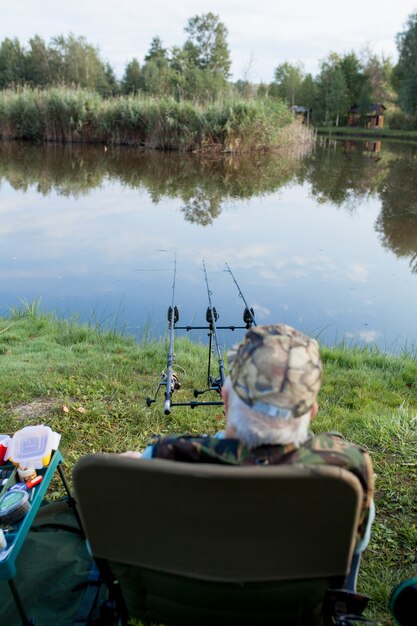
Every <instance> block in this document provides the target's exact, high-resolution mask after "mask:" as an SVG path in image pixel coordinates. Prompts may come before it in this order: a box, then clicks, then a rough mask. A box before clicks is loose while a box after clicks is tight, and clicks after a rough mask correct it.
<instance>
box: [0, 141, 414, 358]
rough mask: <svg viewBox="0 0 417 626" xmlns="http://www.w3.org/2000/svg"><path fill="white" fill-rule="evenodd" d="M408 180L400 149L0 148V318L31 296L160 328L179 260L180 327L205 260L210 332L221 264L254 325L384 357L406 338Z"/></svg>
mask: <svg viewBox="0 0 417 626" xmlns="http://www.w3.org/2000/svg"><path fill="white" fill-rule="evenodd" d="M415 180H417V148H416V147H415V146H413V145H409V144H388V143H383V144H379V143H375V144H374V143H371V142H351V141H348V142H345V141H343V142H341V141H322V140H319V141H318V142H317V145H316V146H315V149H314V150H313V151H312V152H311V153H308V154H303V150H302V146H300V147H298V149H297V150H296V151H295V153H294V152H293V153H288V152H287V153H282V154H278V155H277V154H274V155H256V156H252V157H251V158H249V159H248V158H245V159H244V158H236V157H233V158H230V157H224V158H221V159H211V158H202V157H200V156H197V155H178V154H172V153H168V154H166V153H164V154H161V153H157V152H152V153H150V152H142V151H140V150H136V149H129V148H115V149H109V150H107V151H104V150H103V149H102V148H97V147H93V146H90V147H89V146H62V145H49V146H32V145H30V144H24V143H17V142H9V143H8V142H4V143H1V142H0V201H1V204H0V215H1V220H0V250H1V253H0V277H1V280H2V282H1V285H2V287H1V289H0V314H4V313H5V312H7V307H8V306H14V305H16V300H17V298H18V297H24V298H26V299H27V300H31V299H34V298H37V297H39V296H42V298H43V300H42V302H43V303H44V304H45V305H46V306H47V308H50V309H53V310H58V311H59V312H61V313H63V314H64V315H65V314H67V313H74V312H81V313H82V314H83V317H88V313H89V312H90V313H91V311H92V310H94V312H95V314H97V316H98V317H101V318H103V317H106V316H107V312H108V311H109V312H111V313H113V314H114V313H115V312H116V313H115V314H116V316H117V317H118V318H119V319H120V321H121V322H123V321H124V320H127V321H128V329H129V331H132V329H136V328H138V327H143V325H145V324H146V323H148V324H151V325H152V327H153V328H154V329H155V331H156V334H158V333H159V332H162V333H163V332H164V330H165V327H166V315H165V313H166V306H167V301H168V300H169V294H170V288H171V272H172V267H171V266H172V259H173V252H174V251H177V252H178V304H180V306H181V314H182V316H183V320H182V321H183V322H184V323H186V324H189V323H195V322H198V321H201V316H202V315H204V311H205V308H206V306H207V303H206V302H205V299H206V294H205V291H204V289H203V288H204V284H203V281H202V277H201V275H200V274H201V260H202V258H205V259H206V260H207V264H208V269H209V272H210V285H211V286H213V291H214V293H215V295H216V301H215V304H216V307H217V309H218V310H220V311H221V314H222V322H224V323H225V324H229V323H230V324H235V323H237V322H239V321H240V317H241V312H240V310H236V307H235V308H234V306H235V304H236V300H237V301H238V305H239V304H240V301H239V298H236V299H235V302H234V304H233V303H232V297H233V291H232V290H231V287H232V288H233V285H232V286H231V285H230V284H228V283H227V280H228V279H227V277H226V278H225V276H224V272H223V270H224V261H226V260H227V261H228V262H229V263H230V265H231V267H232V268H233V271H234V272H235V273H236V275H237V276H238V278H239V282H240V283H241V284H242V285H243V286H244V291H245V293H246V295H247V297H248V299H249V300H250V304H251V305H254V306H255V310H256V314H257V315H256V316H257V319H258V321H259V322H262V323H264V322H266V323H267V322H272V321H278V320H279V321H285V322H287V323H290V324H293V325H295V326H300V327H302V328H303V329H304V330H305V331H306V332H317V333H319V334H320V336H321V338H322V339H325V340H327V341H329V343H332V342H333V341H338V340H340V339H342V338H343V337H344V338H348V339H349V338H350V339H352V340H360V341H364V342H369V343H378V345H380V346H381V347H383V348H388V349H392V344H393V342H395V341H398V345H399V346H401V343H404V341H405V338H407V337H412V338H413V337H414V336H415V326H414V310H415V308H416V307H417V290H415V289H413V288H412V287H413V285H412V284H411V281H412V280H413V279H415V274H416V273H417V189H416V188H415V184H414V182H415ZM392 253H393V254H392ZM404 260H408V261H409V263H410V267H411V270H412V272H410V268H409V267H408V266H407V263H404ZM156 270H158V271H156ZM234 295H236V294H234ZM251 296H252V298H256V300H253V299H252V300H251ZM103 311H104V313H103ZM226 341H229V340H228V339H226ZM230 341H234V339H233V338H232V339H231V340H230Z"/></svg>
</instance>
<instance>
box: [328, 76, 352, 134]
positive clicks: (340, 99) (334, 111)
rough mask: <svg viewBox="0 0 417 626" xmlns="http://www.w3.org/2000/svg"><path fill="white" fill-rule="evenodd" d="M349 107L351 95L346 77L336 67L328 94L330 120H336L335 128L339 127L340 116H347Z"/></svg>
mask: <svg viewBox="0 0 417 626" xmlns="http://www.w3.org/2000/svg"><path fill="white" fill-rule="evenodd" d="M348 107H349V95H348V89H347V85H346V80H345V76H344V74H343V71H342V70H341V68H340V67H336V68H335V70H334V72H333V73H332V75H331V79H330V84H329V90H328V93H327V110H328V114H329V116H330V118H334V120H335V126H339V120H340V114H341V113H342V114H345V113H346V111H347V109H348Z"/></svg>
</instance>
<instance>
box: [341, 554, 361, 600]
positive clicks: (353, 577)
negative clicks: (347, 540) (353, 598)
mask: <svg viewBox="0 0 417 626" xmlns="http://www.w3.org/2000/svg"><path fill="white" fill-rule="evenodd" d="M361 559H362V554H361V553H359V554H354V555H353V557H352V563H351V565H350V572H349V574H348V575H347V577H346V580H345V583H344V585H343V588H344V589H347V590H348V591H353V592H354V593H356V584H357V582H358V574H359V567H360V564H361Z"/></svg>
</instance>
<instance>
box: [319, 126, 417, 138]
mask: <svg viewBox="0 0 417 626" xmlns="http://www.w3.org/2000/svg"><path fill="white" fill-rule="evenodd" d="M316 132H317V134H318V135H325V136H328V137H345V138H346V139H373V140H378V139H396V140H398V141H417V130H396V129H395V130H394V129H390V128H354V127H352V126H317V127H316Z"/></svg>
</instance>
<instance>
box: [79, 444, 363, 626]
mask: <svg viewBox="0 0 417 626" xmlns="http://www.w3.org/2000/svg"><path fill="white" fill-rule="evenodd" d="M73 476H74V487H75V496H76V501H77V505H78V508H79V513H80V516H81V519H82V522H83V526H84V530H85V532H86V535H87V538H88V541H89V544H90V547H91V550H92V553H93V556H94V558H95V560H96V563H97V565H98V567H99V569H100V571H101V574H102V576H103V578H104V580H105V582H106V584H107V586H108V588H109V593H110V597H111V598H112V600H113V601H114V602H115V603H116V606H117V613H118V615H119V617H120V620H121V623H126V622H127V620H128V618H129V617H134V618H136V619H141V620H142V621H143V622H144V623H154V624H173V625H176V624H178V625H181V626H184V625H188V624H189V625H190V626H191V625H192V626H196V625H199V626H205V625H207V626H213V625H214V624H216V626H217V625H223V624H225V625H226V624H227V625H232V626H234V625H235V626H246V625H248V626H255V625H256V626H260V625H265V626H269V625H271V626H272V625H274V626H276V625H277V624H283V625H284V624H285V626H291V625H295V624H303V625H309V626H310V625H318V624H322V623H325V621H326V620H325V619H324V617H323V600H324V597H325V595H326V590H328V589H337V588H341V587H342V586H343V582H344V579H345V577H346V575H347V573H348V571H349V566H350V562H351V558H352V553H353V549H354V543H355V532H356V528H357V522H358V516H359V512H360V507H361V500H362V489H361V486H360V483H359V481H358V480H357V479H356V477H355V476H353V475H352V474H351V473H349V472H347V471H345V470H343V469H340V468H336V467H328V466H319V465H317V466H314V467H307V466H303V465H293V466H253V467H232V466H221V465H211V464H188V463H177V462H172V461H165V460H157V459H154V460H140V459H139V460H138V459H133V458H129V457H122V456H119V455H110V454H109V455H105V454H94V455H88V456H86V457H83V458H81V459H80V460H79V461H78V463H77V464H76V466H75V469H74V475H73ZM332 623H334V622H332Z"/></svg>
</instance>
